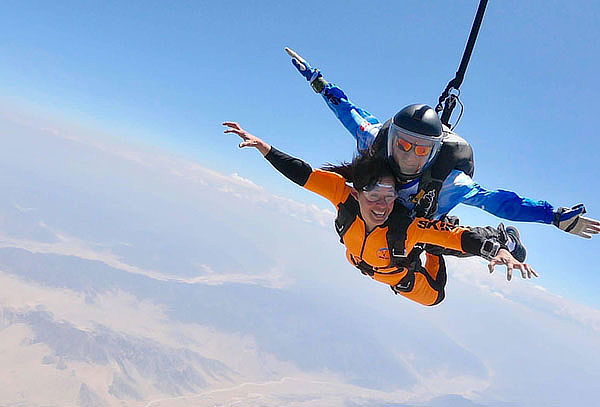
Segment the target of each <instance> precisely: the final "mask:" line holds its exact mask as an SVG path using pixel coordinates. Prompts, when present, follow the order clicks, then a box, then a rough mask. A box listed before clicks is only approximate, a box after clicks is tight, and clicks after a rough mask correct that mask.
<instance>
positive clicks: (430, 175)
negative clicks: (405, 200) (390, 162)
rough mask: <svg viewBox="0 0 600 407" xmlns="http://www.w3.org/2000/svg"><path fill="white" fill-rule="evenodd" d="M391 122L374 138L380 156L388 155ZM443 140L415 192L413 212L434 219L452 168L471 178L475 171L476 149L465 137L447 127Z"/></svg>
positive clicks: (386, 123) (375, 149) (415, 214)
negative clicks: (441, 193)
mask: <svg viewBox="0 0 600 407" xmlns="http://www.w3.org/2000/svg"><path fill="white" fill-rule="evenodd" d="M390 122H391V121H389V120H388V121H387V122H385V123H384V125H383V126H381V128H380V129H379V132H378V133H377V137H375V140H374V141H373V146H372V148H373V150H374V151H375V153H376V154H377V155H378V156H380V157H384V158H387V153H386V152H387V139H388V129H389V127H390ZM444 133H445V136H444V140H443V143H442V147H441V148H440V151H439V152H438V156H437V157H436V159H435V161H434V162H433V164H431V165H430V166H429V168H427V169H426V170H425V172H424V173H423V174H422V175H421V177H420V180H419V186H418V190H417V193H416V195H415V196H414V197H413V199H412V201H413V203H414V204H415V207H414V209H413V215H414V216H417V217H422V218H431V217H432V216H433V215H434V214H435V213H436V211H437V208H438V199H439V192H440V189H441V188H442V184H443V183H444V181H445V180H446V178H448V175H450V173H451V172H452V171H453V170H460V171H462V172H464V173H465V174H467V175H468V176H470V177H472V176H473V173H474V172H475V162H474V160H473V148H472V147H471V145H470V144H469V143H468V142H467V141H466V140H465V139H463V138H462V137H460V136H458V135H457V134H456V133H453V132H452V131H450V129H448V128H444Z"/></svg>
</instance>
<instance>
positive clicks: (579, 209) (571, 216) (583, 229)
mask: <svg viewBox="0 0 600 407" xmlns="http://www.w3.org/2000/svg"><path fill="white" fill-rule="evenodd" d="M584 213H586V210H585V206H584V205H583V204H577V205H575V206H573V207H571V208H558V209H557V210H556V211H555V212H554V220H553V221H552V224H553V225H554V226H556V227H558V228H559V229H560V230H564V231H565V232H568V233H572V234H574V235H577V236H581V237H584V238H586V239H591V238H592V235H596V234H598V233H600V222H599V221H597V220H596V219H591V218H586V217H584V216H582V215H583V214H584Z"/></svg>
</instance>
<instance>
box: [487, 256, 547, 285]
mask: <svg viewBox="0 0 600 407" xmlns="http://www.w3.org/2000/svg"><path fill="white" fill-rule="evenodd" d="M498 264H504V265H505V266H506V279H507V280H508V281H510V280H511V279H512V272H513V269H519V270H520V271H521V277H523V278H531V277H539V275H538V274H537V273H536V272H535V270H534V269H533V268H532V267H531V266H530V265H529V264H525V263H521V262H519V261H517V259H515V258H514V257H513V256H512V254H510V252H509V251H508V250H506V249H500V250H499V251H498V254H496V257H494V258H493V259H492V260H490V263H489V264H488V269H489V270H490V273H492V272H493V271H494V267H496V266H497V265H498Z"/></svg>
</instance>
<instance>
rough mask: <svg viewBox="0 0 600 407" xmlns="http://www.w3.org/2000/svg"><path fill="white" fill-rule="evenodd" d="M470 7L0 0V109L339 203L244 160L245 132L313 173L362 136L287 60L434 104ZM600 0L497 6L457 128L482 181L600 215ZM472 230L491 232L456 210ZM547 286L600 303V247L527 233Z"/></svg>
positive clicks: (351, 84)
mask: <svg viewBox="0 0 600 407" xmlns="http://www.w3.org/2000/svg"><path fill="white" fill-rule="evenodd" d="M476 6H477V2H476V1H456V2H446V1H441V0H440V1H429V2H423V1H417V0H414V1H398V2H373V3H372V4H366V3H365V2H359V1H330V2H317V1H305V2H279V1H260V2H242V1H222V2H210V3H209V2H201V1H198V2H191V1H188V2H184V1H181V2H166V1H163V2H159V1H144V2H141V1H139V2H134V1H129V2H116V1H113V2H110V1H104V2H77V1H73V2H68V1H62V2H55V3H50V2H29V1H19V2H17V1H5V2H3V3H2V5H1V6H0V35H1V36H2V38H3V41H2V44H3V45H2V58H0V98H1V99H3V100H4V101H5V102H8V103H11V104H13V105H15V106H19V107H20V108H22V109H27V110H29V111H31V112H38V113H43V114H45V115H50V116H55V117H60V118H62V119H65V120H69V121H73V122H78V123H82V124H85V125H87V126H89V127H92V128H98V129H103V130H106V131H107V132H109V133H111V134H113V135H115V136H116V137H119V138H123V139H125V140H127V141H132V142H141V143H145V144H149V145H155V146H158V147H161V148H166V149H168V150H171V151H174V152H176V153H178V154H182V155H185V156H187V157H190V158H193V159H194V160H197V161H198V162H199V163H201V164H203V165H205V166H207V167H210V168H213V169H216V170H218V171H221V172H224V173H233V172H237V173H239V174H240V175H242V176H244V177H247V178H250V179H252V180H254V181H255V182H257V183H260V184H262V185H265V186H266V187H267V188H269V189H271V190H272V191H273V192H275V193H279V194H284V195H286V196H290V197H293V198H295V199H299V200H302V201H305V202H314V203H316V204H318V205H319V206H322V207H327V205H328V204H327V203H326V202H323V201H321V200H319V198H317V197H313V196H311V195H310V194H309V193H306V192H304V191H302V190H300V189H299V188H297V187H296V186H294V185H292V184H290V183H288V182H286V181H284V180H282V179H281V177H280V175H279V174H277V173H275V172H274V171H273V170H272V169H271V168H270V167H269V166H268V165H266V163H265V162H264V161H262V160H261V159H260V157H258V156H257V154H256V153H254V152H250V151H242V152H240V151H238V150H237V149H236V148H235V145H236V141H235V140H232V139H231V138H230V137H227V136H223V135H221V126H220V123H221V122H222V121H224V120H236V121H239V122H240V123H241V124H242V125H244V126H245V127H247V129H248V130H250V131H253V132H254V133H255V134H256V135H259V136H261V137H264V138H265V139H266V140H267V141H270V142H272V143H273V144H274V145H276V146H277V147H279V148H281V149H283V150H285V151H288V152H290V153H292V154H295V155H297V156H300V157H302V158H304V159H305V160H307V161H308V162H310V163H311V164H313V165H315V166H316V165H320V164H322V163H325V162H328V161H338V160H343V159H348V158H349V157H350V156H351V155H352V151H353V141H352V140H351V138H350V136H349V135H348V134H347V133H346V132H345V130H344V129H343V128H342V127H341V126H340V125H339V124H338V123H337V121H336V120H335V119H334V118H333V116H332V115H331V113H330V112H329V111H328V110H327V108H326V107H325V105H324V104H323V102H322V101H321V100H320V99H319V97H318V96H316V95H315V94H314V93H312V91H311V90H310V89H309V88H308V86H307V85H306V82H304V81H303V79H302V78H300V76H299V75H298V74H297V73H296V72H295V70H294V69H293V68H292V66H291V65H290V64H289V61H288V58H287V56H286V54H285V53H284V52H283V48H284V47H285V46H289V47H291V48H294V49H296V50H297V51H299V52H301V53H302V54H303V55H304V56H305V57H307V58H308V59H309V61H311V63H312V64H313V65H314V66H317V67H320V68H321V69H322V70H323V73H324V74H325V77H326V78H328V79H330V80H331V81H333V82H336V83H338V84H340V85H341V86H342V87H343V88H344V89H345V90H346V91H347V93H348V94H349V95H350V96H351V98H352V99H353V100H354V101H355V102H357V103H358V104H359V105H361V106H363V107H365V108H367V109H368V110H370V111H371V112H372V113H374V114H375V115H377V116H378V117H380V118H382V119H386V118H388V117H389V116H391V115H392V114H393V113H394V112H395V111H396V110H398V109H399V108H401V107H403V106H404V105H406V104H409V103H415V102H424V103H429V104H433V103H435V101H436V100H437V97H438V95H439V93H440V92H441V90H442V89H443V88H444V86H445V85H446V83H447V82H448V80H449V79H451V78H452V77H453V75H454V72H455V71H456V68H457V66H458V63H459V60H460V57H461V55H462V51H463V48H464V44H465V41H466V38H467V35H468V32H469V29H470V25H471V21H472V18H473V15H474V13H475V9H476ZM599 14H600V5H598V4H596V2H593V1H580V2H559V1H548V0H546V1H541V0H540V1H528V2H522V1H513V0H503V1H493V0H492V1H490V4H489V5H488V10H487V12H486V18H485V21H484V25H483V27H482V31H481V33H480V37H479V40H478V43H477V47H476V50H475V53H474V55H473V58H472V61H471V64H470V66H469V70H468V73H467V77H466V80H465V83H464V84H463V86H462V95H463V96H462V100H463V102H464V103H465V105H466V111H465V114H464V117H463V119H462V121H461V124H460V125H459V127H458V129H457V130H458V132H459V134H461V135H462V136H463V137H465V138H466V139H468V140H469V141H470V142H471V143H472V145H473V147H474V149H475V158H476V175H475V178H476V180H478V181H479V182H480V183H481V184H482V185H484V186H487V187H489V188H494V187H502V188H506V189H511V190H514V191H517V192H519V193H521V194H523V195H525V196H528V197H531V198H536V199H546V200H548V201H549V202H551V203H552V204H555V205H556V206H561V205H562V206H567V205H569V206H570V205H572V204H575V203H578V202H584V203H586V205H587V207H588V210H589V214H590V216H593V217H597V218H599V217H600V193H599V192H598V188H597V185H598V182H597V180H596V179H595V178H594V177H595V176H596V175H597V173H598V168H599V165H598V162H597V158H596V156H597V154H598V153H597V151H598V149H599V147H600V142H599V141H598V139H597V137H595V136H596V131H597V119H596V114H595V111H594V110H595V109H594V108H595V106H596V103H595V102H596V94H597V93H598V91H599V90H600V86H599V81H598V77H597V72H599V71H600V61H599V59H598V55H600V53H599V52H598V51H599V50H598V47H599V45H598V42H597V40H596V39H597V38H598V37H599V36H600V28H599V27H598V26H597V21H599V17H600V15H599ZM457 214H459V215H460V216H461V218H462V219H463V222H464V223H467V224H488V223H496V222H497V221H498V220H497V219H495V218H493V217H491V216H488V215H486V214H485V213H484V212H482V211H480V210H470V209H468V208H467V209H459V210H457ZM518 226H519V227H520V228H521V230H522V231H523V233H524V239H525V241H526V243H527V246H528V248H529V261H530V263H531V264H533V265H534V266H535V267H537V269H538V270H539V271H540V272H541V274H542V276H543V277H542V279H540V281H539V283H540V284H541V285H543V286H545V287H547V288H548V289H550V290H551V291H554V292H556V293H559V294H562V295H565V296H568V297H571V298H574V299H579V300H581V301H582V302H585V303H587V304H591V305H594V306H596V307H599V306H600V300H599V299H598V298H597V295H596V290H595V287H597V286H598V284H600V273H598V267H597V266H596V264H595V255H596V253H597V252H598V247H599V245H600V240H599V239H598V238H596V239H593V240H592V241H584V240H583V239H579V238H576V237H574V236H571V235H567V234H565V233H562V232H560V231H558V229H556V228H554V227H553V226H546V225H526V224H519V225H518Z"/></svg>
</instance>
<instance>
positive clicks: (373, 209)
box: [355, 176, 396, 232]
mask: <svg viewBox="0 0 600 407" xmlns="http://www.w3.org/2000/svg"><path fill="white" fill-rule="evenodd" d="M395 186H396V185H395V180H394V177H391V176H389V177H381V178H380V179H379V181H378V186H376V187H375V189H374V190H372V191H369V192H365V191H360V192H357V194H356V195H355V197H356V199H357V200H358V205H359V207H360V214H361V216H362V218H363V220H364V221H365V224H366V226H367V231H368V232H370V231H371V230H373V229H374V228H375V227H376V226H379V225H381V224H383V223H384V222H385V221H386V220H387V218H388V217H389V216H390V213H391V212H392V210H393V209H394V201H395V199H396V191H395Z"/></svg>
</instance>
